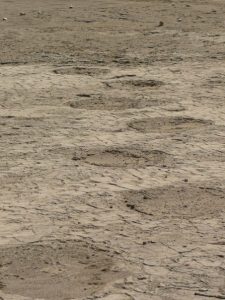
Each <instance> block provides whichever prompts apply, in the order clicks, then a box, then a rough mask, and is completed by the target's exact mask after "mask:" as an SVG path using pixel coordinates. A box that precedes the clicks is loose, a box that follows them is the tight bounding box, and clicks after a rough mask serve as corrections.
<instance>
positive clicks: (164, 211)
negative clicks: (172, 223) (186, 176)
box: [122, 183, 225, 218]
mask: <svg viewBox="0 0 225 300" xmlns="http://www.w3.org/2000/svg"><path fill="white" fill-rule="evenodd" d="M122 202H123V205H126V207H127V208H128V209H133V210H135V211H137V212H139V213H141V214H146V215H150V216H152V217H157V218H165V217H166V218H167V217H174V216H175V217H188V218H195V217H201V216H203V217H204V216H209V215H211V216H213V215H214V214H217V213H220V212H221V211H223V210H224V202H225V193H224V191H223V190H221V189H219V188H208V187H205V186H194V185H189V184H188V183H187V186H185V185H183V186H178V187H175V186H165V187H161V188H154V189H148V190H141V191H129V192H124V193H122Z"/></svg>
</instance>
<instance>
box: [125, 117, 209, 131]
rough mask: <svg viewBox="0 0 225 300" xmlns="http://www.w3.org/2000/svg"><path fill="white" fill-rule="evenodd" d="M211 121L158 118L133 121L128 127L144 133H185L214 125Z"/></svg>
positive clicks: (186, 118)
mask: <svg viewBox="0 0 225 300" xmlns="http://www.w3.org/2000/svg"><path fill="white" fill-rule="evenodd" d="M212 124H213V122H212V121H209V120H202V119H194V118H188V117H156V118H145V119H140V120H135V121H132V122H130V123H129V124H128V126H129V127H130V128H132V129H135V130H137V131H141V132H144V133H148V132H149V133H150V132H171V133H172V132H185V130H194V129H195V130H197V129H201V128H204V127H206V126H209V125H212Z"/></svg>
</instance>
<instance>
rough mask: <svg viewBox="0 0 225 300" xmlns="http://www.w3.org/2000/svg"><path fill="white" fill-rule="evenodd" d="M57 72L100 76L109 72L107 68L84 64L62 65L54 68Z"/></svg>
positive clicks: (60, 73)
mask: <svg viewBox="0 0 225 300" xmlns="http://www.w3.org/2000/svg"><path fill="white" fill-rule="evenodd" d="M53 72H54V73H55V74H59V75H88V76H98V75H104V74H107V73H109V69H107V68H96V67H85V66H84V67H83V66H77V67H76V66H66V67H60V68H57V69H55V70H53Z"/></svg>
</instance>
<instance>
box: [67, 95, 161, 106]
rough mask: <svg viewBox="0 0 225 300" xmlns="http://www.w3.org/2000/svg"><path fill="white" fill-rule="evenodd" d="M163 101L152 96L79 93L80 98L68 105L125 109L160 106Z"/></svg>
mask: <svg viewBox="0 0 225 300" xmlns="http://www.w3.org/2000/svg"><path fill="white" fill-rule="evenodd" d="M161 104H164V103H163V100H160V99H151V98H149V99H148V98H141V99H140V98H139V99H138V98H132V97H130V98H126V97H110V98H109V97H107V96H105V95H104V96H101V95H89V94H82V95H79V97H78V99H76V100H74V101H70V102H69V103H68V105H69V106H70V107H72V108H75V109H87V110H124V109H141V108H146V107H151V106H159V105H161Z"/></svg>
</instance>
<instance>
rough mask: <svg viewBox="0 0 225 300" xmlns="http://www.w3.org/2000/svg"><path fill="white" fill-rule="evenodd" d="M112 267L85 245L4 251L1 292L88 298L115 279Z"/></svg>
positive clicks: (34, 246) (61, 244) (59, 244)
mask: <svg viewBox="0 0 225 300" xmlns="http://www.w3.org/2000/svg"><path fill="white" fill-rule="evenodd" d="M112 265H113V261H112V258H111V256H110V255H109V253H108V254H107V252H105V251H104V252H103V251H101V250H99V249H98V248H96V247H93V246H90V245H89V244H86V243H83V242H75V241H67V242H53V243H51V244H30V245H24V246H18V247H12V248H3V249H1V252H0V266H1V273H0V289H2V290H3V292H5V293H7V294H15V295H20V296H26V297H32V299H33V297H34V298H35V299H36V298H40V299H51V300H62V299H76V298H80V297H88V296H90V295H91V294H93V293H95V292H96V291H97V290H99V289H101V288H103V287H104V285H106V284H107V283H109V282H111V281H113V280H114V279H115V273H113V272H112V271H111V267H112ZM118 275H119V276H120V274H117V275H116V277H117V276H118Z"/></svg>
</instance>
